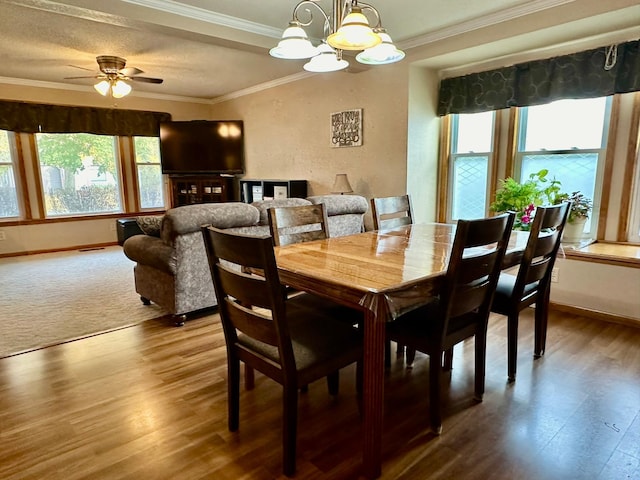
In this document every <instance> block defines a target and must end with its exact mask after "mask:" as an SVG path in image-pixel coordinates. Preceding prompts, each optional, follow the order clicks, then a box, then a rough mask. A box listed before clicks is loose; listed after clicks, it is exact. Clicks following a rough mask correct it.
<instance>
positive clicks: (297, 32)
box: [269, 22, 318, 60]
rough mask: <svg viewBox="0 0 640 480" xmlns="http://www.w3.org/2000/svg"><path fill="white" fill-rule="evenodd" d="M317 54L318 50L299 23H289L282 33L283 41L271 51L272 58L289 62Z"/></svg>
mask: <svg viewBox="0 0 640 480" xmlns="http://www.w3.org/2000/svg"><path fill="white" fill-rule="evenodd" d="M317 54H318V49H317V48H316V47H314V46H313V44H312V43H311V42H310V41H309V37H307V33H306V32H305V31H304V29H303V28H302V27H301V26H300V24H299V23H298V22H289V26H288V27H287V28H286V30H285V31H284V32H282V40H280V42H278V45H277V46H276V47H273V48H272V49H271V50H269V55H271V56H272V57H276V58H284V59H288V60H300V59H303V58H311V57H315V56H316V55H317Z"/></svg>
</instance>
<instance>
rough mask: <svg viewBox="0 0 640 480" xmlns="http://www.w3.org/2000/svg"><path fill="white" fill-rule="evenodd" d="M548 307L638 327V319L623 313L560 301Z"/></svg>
mask: <svg viewBox="0 0 640 480" xmlns="http://www.w3.org/2000/svg"><path fill="white" fill-rule="evenodd" d="M549 308H550V309H553V310H555V311H558V312H563V313H571V314H573V315H580V316H581V317H587V318H593V319H594V320H600V321H603V322H609V323H617V324H619V325H626V326H628V327H635V328H640V320H639V319H636V318H632V317H625V316H623V315H614V314H611V313H606V312H600V311H598V310H591V309H588V308H582V307H576V306H573V305H564V304H562V303H554V302H550V303H549Z"/></svg>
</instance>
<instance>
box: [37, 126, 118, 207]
mask: <svg viewBox="0 0 640 480" xmlns="http://www.w3.org/2000/svg"><path fill="white" fill-rule="evenodd" d="M36 141H37V147H38V159H39V162H40V176H41V180H42V190H43V195H44V202H45V210H46V216H47V217H51V216H62V215H78V214H80V215H81V214H94V213H113V212H121V211H122V206H121V205H122V201H121V196H120V185H119V179H118V168H117V164H118V161H117V155H116V137H113V136H108V135H92V134H88V133H65V134H60V133H38V134H36Z"/></svg>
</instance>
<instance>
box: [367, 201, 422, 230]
mask: <svg viewBox="0 0 640 480" xmlns="http://www.w3.org/2000/svg"><path fill="white" fill-rule="evenodd" d="M371 212H372V214H373V228H374V229H375V230H382V229H390V228H395V227H400V226H402V225H410V224H411V223H412V222H413V220H412V217H411V200H410V198H409V195H400V196H397V197H380V198H372V199H371Z"/></svg>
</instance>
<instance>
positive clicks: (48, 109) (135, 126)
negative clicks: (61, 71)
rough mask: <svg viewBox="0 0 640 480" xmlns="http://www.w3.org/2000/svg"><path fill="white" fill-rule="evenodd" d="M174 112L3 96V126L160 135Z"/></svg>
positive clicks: (27, 130) (0, 122)
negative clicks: (164, 123)
mask: <svg viewBox="0 0 640 480" xmlns="http://www.w3.org/2000/svg"><path fill="white" fill-rule="evenodd" d="M170 120H171V114H169V113H163V112H146V111H142V110H117V109H113V108H95V107H68V106H64V105H47V104H39V103H29V102H13V101H5V100H0V130H9V131H13V132H23V133H37V132H40V133H95V134H98V135H123V136H124V135H131V136H140V137H157V136H159V132H160V130H159V129H160V122H166V121H170Z"/></svg>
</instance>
